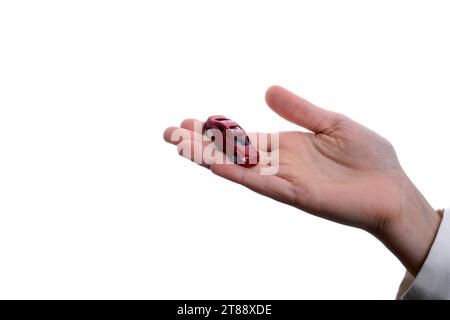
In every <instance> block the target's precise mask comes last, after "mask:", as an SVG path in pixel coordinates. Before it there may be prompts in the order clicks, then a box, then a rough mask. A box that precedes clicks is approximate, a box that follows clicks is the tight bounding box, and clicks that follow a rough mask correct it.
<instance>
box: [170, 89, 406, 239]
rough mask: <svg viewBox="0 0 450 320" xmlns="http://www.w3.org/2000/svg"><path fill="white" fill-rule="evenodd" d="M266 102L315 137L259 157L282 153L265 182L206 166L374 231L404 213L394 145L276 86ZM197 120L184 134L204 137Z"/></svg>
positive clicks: (289, 139) (244, 171) (287, 139)
mask: <svg viewBox="0 0 450 320" xmlns="http://www.w3.org/2000/svg"><path fill="white" fill-rule="evenodd" d="M266 101H267V103H268V105H269V106H270V107H271V108H272V109H273V110H274V111H275V112H277V113H278V114H279V115H280V116H282V117H284V118H285V119H287V120H289V121H291V122H293V123H295V124H298V125H300V126H302V127H304V128H306V129H309V130H311V131H312V132H313V133H307V132H300V131H292V132H280V133H279V144H278V145H277V146H271V147H270V148H268V149H266V150H259V151H260V152H261V153H262V154H263V155H262V157H263V158H264V153H265V152H274V151H278V153H279V163H278V166H279V168H278V171H277V172H276V174H274V175H261V174H260V172H259V171H260V168H259V166H256V167H252V168H243V167H240V166H238V165H234V164H212V165H205V166H207V167H209V168H210V169H211V170H212V172H214V173H215V174H217V175H220V176H222V177H224V178H227V179H229V180H232V181H235V182H237V183H240V184H242V185H244V186H246V187H248V188H250V189H252V190H254V191H256V192H258V193H261V194H263V195H266V196H269V197H271V198H274V199H275V200H278V201H281V202H284V203H287V204H289V205H292V206H295V207H298V208H299V209H302V210H305V211H307V212H310V213H313V214H315V215H318V216H321V217H324V218H327V219H330V220H333V221H337V222H341V223H345V224H348V225H353V226H358V227H362V228H364V229H368V230H371V231H373V232H377V230H379V229H380V227H382V225H384V223H385V222H386V220H387V219H389V218H391V217H392V216H394V215H395V213H396V212H399V210H400V207H401V201H400V199H401V198H400V197H399V196H398V195H399V191H400V190H399V187H400V185H399V181H401V179H399V178H400V177H403V171H402V170H401V168H400V165H399V163H398V160H397V157H396V155H395V151H394V149H393V148H392V146H391V144H390V143H389V142H388V141H386V140H385V139H384V138H382V137H380V136H379V135H377V134H376V133H374V132H373V131H370V130H369V129H367V128H365V127H363V126H361V125H359V124H358V123H356V122H354V121H352V120H351V119H349V118H347V117H345V116H343V115H340V114H337V113H334V112H331V111H327V110H324V109H321V108H319V107H316V106H314V105H312V104H311V103H309V102H308V101H306V100H304V99H302V98H300V97H298V96H296V95H294V94H293V93H291V92H289V91H287V90H285V89H283V88H281V87H271V88H270V89H269V90H268V91H267V93H266ZM196 121H198V120H193V119H187V120H185V121H183V123H182V125H181V129H184V130H189V131H192V135H194V134H199V133H195V132H194V130H193V129H194V127H195V122H196ZM197 127H201V126H200V125H198V124H197ZM177 129H178V130H180V129H179V128H175V127H172V128H169V129H167V130H166V133H165V138H166V140H168V141H169V142H172V143H178V141H173V140H172V139H171V136H172V133H173V131H174V130H177ZM189 143H190V144H193V143H194V139H192V140H191V141H183V144H182V146H183V147H184V148H186V147H189V146H187V144H189ZM255 145H256V144H255ZM180 146H181V145H180ZM193 154H194V153H191V155H193ZM374 195H376V196H375V197H374ZM380 199H383V200H382V201H380Z"/></svg>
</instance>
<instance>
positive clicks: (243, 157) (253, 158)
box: [203, 116, 259, 167]
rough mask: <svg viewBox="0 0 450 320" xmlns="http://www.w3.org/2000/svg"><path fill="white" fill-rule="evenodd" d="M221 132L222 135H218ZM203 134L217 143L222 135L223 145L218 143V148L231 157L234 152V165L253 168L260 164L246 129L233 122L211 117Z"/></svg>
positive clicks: (223, 118)
mask: <svg viewBox="0 0 450 320" xmlns="http://www.w3.org/2000/svg"><path fill="white" fill-rule="evenodd" d="M217 130H218V131H217ZM219 131H220V133H218V132H219ZM203 134H204V135H206V136H207V137H208V138H210V139H211V140H212V141H216V140H215V138H216V137H217V136H219V135H221V136H222V141H221V142H222V143H221V144H220V143H216V146H218V147H219V149H221V151H223V152H224V153H227V155H229V156H231V153H230V152H232V153H233V155H232V159H233V162H234V163H236V164H239V165H241V166H244V167H252V166H255V165H257V164H258V162H259V153H258V151H257V150H256V148H255V147H254V146H253V145H252V143H251V142H250V139H249V137H248V136H247V134H246V133H245V131H244V129H242V128H241V127H240V126H239V125H238V124H237V123H236V122H234V121H233V120H230V119H228V118H226V117H224V116H211V117H209V118H208V120H206V122H205V124H204V125H203ZM216 142H217V141H216ZM231 147H232V148H231Z"/></svg>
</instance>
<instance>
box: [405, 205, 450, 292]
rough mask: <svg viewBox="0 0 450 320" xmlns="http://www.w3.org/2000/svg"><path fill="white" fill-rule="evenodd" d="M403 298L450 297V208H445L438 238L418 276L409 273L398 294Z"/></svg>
mask: <svg viewBox="0 0 450 320" xmlns="http://www.w3.org/2000/svg"><path fill="white" fill-rule="evenodd" d="M397 297H398V298H400V299H402V300H418V299H428V300H431V299H435V300H444V299H450V209H445V211H444V213H443V216H442V220H441V224H440V226H439V230H438V232H437V234H436V238H435V239H434V242H433V244H432V246H431V248H430V252H429V253H428V256H427V258H426V259H425V262H424V263H423V266H422V268H421V269H420V271H419V273H418V274H417V276H416V278H415V279H414V278H412V277H411V275H409V274H408V273H407V274H406V276H405V279H404V280H403V283H402V284H401V285H400V290H399V293H398V295H397Z"/></svg>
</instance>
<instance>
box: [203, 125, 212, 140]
mask: <svg viewBox="0 0 450 320" xmlns="http://www.w3.org/2000/svg"><path fill="white" fill-rule="evenodd" d="M205 136H207V137H208V138H209V139H212V138H213V132H212V129H211V128H206V129H205Z"/></svg>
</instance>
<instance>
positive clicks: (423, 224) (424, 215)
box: [378, 177, 442, 276]
mask: <svg viewBox="0 0 450 320" xmlns="http://www.w3.org/2000/svg"><path fill="white" fill-rule="evenodd" d="M402 194H403V196H404V199H403V206H402V213H401V214H400V215H398V217H397V218H396V219H395V220H393V221H391V222H390V223H388V224H387V225H386V227H385V229H384V230H383V231H382V232H381V234H380V235H378V238H379V239H380V240H381V241H382V242H383V243H384V244H385V245H386V247H388V248H389V250H391V251H392V252H393V253H394V254H395V255H396V256H397V257H398V259H399V260H400V261H401V262H402V264H403V265H404V266H405V268H406V269H407V270H408V271H409V272H410V273H411V275H413V276H415V275H416V274H417V273H418V272H419V270H420V268H421V267H422V265H423V263H424V261H425V259H426V258H427V255H428V252H429V250H430V248H431V246H432V244H433V241H434V239H435V237H436V233H437V231H438V229H439V225H440V222H441V219H442V215H441V213H439V212H436V211H435V210H434V209H433V208H432V207H431V205H430V204H429V203H428V202H427V201H426V199H425V198H424V197H423V196H422V194H421V193H420V192H419V190H417V188H416V187H415V186H414V185H413V184H412V183H411V182H410V181H409V179H408V178H407V177H406V180H405V183H404V186H403V193H402Z"/></svg>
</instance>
